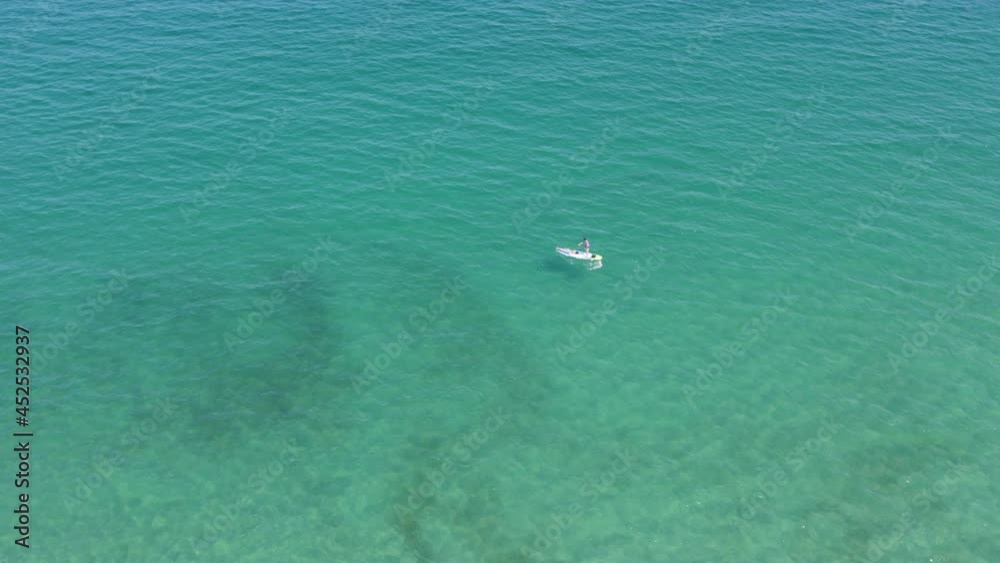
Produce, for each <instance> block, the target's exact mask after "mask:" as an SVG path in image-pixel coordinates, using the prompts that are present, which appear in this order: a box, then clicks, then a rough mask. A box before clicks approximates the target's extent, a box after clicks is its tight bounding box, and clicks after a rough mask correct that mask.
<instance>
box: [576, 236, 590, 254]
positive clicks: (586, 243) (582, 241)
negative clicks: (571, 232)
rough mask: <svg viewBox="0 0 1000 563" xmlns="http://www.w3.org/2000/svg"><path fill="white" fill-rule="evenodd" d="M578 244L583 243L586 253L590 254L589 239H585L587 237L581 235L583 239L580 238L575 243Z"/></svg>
mask: <svg viewBox="0 0 1000 563" xmlns="http://www.w3.org/2000/svg"><path fill="white" fill-rule="evenodd" d="M580 245H584V246H583V249H584V250H586V251H587V254H590V241H589V240H587V237H583V240H581V241H580V242H579V244H577V246H580Z"/></svg>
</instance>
